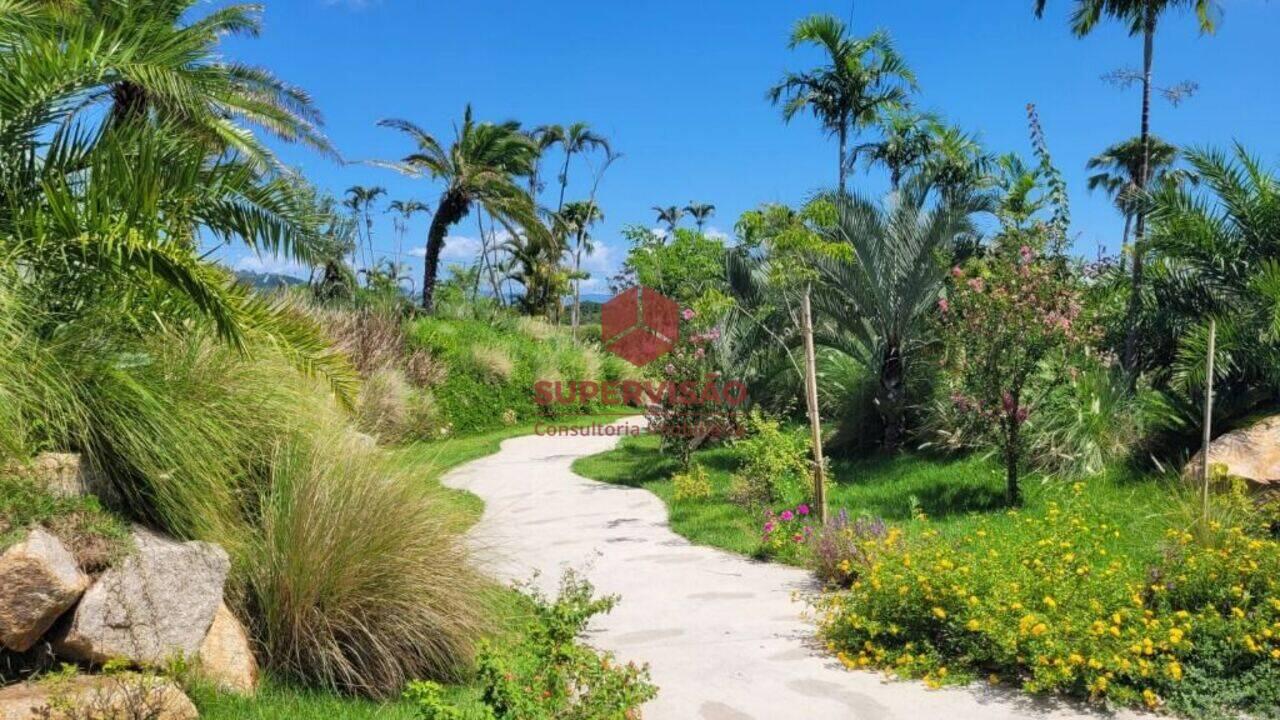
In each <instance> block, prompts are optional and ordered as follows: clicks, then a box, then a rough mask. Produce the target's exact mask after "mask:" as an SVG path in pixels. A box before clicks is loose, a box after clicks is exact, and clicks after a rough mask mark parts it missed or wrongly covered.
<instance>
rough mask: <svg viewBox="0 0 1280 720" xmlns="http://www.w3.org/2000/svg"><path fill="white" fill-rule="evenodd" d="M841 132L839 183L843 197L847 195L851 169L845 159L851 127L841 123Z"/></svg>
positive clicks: (843, 122) (842, 121)
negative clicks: (847, 181) (847, 177)
mask: <svg viewBox="0 0 1280 720" xmlns="http://www.w3.org/2000/svg"><path fill="white" fill-rule="evenodd" d="M839 132H840V172H839V178H840V183H839V186H840V194H841V195H843V194H844V193H845V177H846V176H847V174H848V172H849V167H848V165H846V164H845V157H844V156H845V152H846V150H845V148H846V147H847V146H848V144H849V127H848V123H846V122H845V121H844V120H841V121H840V131H839Z"/></svg>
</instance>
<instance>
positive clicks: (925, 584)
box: [817, 485, 1280, 712]
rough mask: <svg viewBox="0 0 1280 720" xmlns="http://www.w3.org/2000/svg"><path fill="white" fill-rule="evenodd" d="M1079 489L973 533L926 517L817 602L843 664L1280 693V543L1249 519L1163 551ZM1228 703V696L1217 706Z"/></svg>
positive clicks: (952, 677) (1215, 700)
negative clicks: (1127, 549)
mask: <svg viewBox="0 0 1280 720" xmlns="http://www.w3.org/2000/svg"><path fill="white" fill-rule="evenodd" d="M1097 516H1098V514H1097V513H1096V512H1095V511H1094V509H1092V508H1091V507H1090V506H1089V502H1088V500H1087V498H1086V497H1084V496H1082V495H1081V494H1080V486H1079V485H1077V486H1075V487H1074V488H1073V489H1071V490H1068V491H1066V493H1065V498H1064V499H1062V500H1061V502H1059V501H1051V502H1050V503H1049V505H1048V509H1047V511H1046V514H1045V515H1043V516H1032V515H1024V514H1022V513H1020V512H1018V511H1010V512H1009V517H1007V518H1003V519H1001V518H996V519H990V518H989V519H985V520H982V521H980V522H978V523H977V524H976V526H974V528H973V531H972V532H971V533H970V534H968V535H967V536H965V537H945V538H944V537H942V536H940V535H939V533H938V532H937V531H936V530H934V529H931V528H929V525H928V523H927V522H925V523H922V524H923V526H924V527H925V528H926V529H925V530H924V531H923V532H922V533H921V534H919V535H918V536H915V537H913V538H911V539H910V540H908V541H904V542H903V543H902V544H901V545H900V546H898V547H896V548H894V547H890V548H886V549H885V551H884V552H882V553H881V554H879V555H878V556H875V557H872V558H869V562H868V564H866V565H865V566H864V567H863V570H862V574H861V575H859V576H858V577H857V578H856V579H854V580H853V582H852V584H851V586H850V588H849V590H847V591H843V592H835V593H830V594H828V595H826V596H824V597H823V598H822V599H821V600H819V601H817V603H818V610H819V616H820V624H821V627H822V634H823V636H824V638H825V640H826V641H827V643H828V647H829V648H830V649H831V650H832V651H833V652H836V653H837V654H838V657H839V659H840V661H841V662H842V663H844V664H845V665H846V666H848V667H857V668H863V667H875V668H881V669H884V670H887V671H889V672H890V673H892V674H895V675H899V676H902V677H917V678H924V679H925V681H926V682H927V683H929V684H934V685H936V684H940V683H946V682H952V681H967V680H970V679H972V678H974V677H981V676H984V675H986V676H989V678H990V679H991V680H992V681H1001V680H1004V681H1012V682H1018V683H1021V684H1022V686H1023V687H1024V689H1026V690H1028V691H1032V692H1055V693H1063V694H1068V695H1075V696H1081V697H1087V698H1090V699H1093V700H1098V701H1102V700H1109V701H1114V702H1117V703H1122V704H1139V703H1141V704H1145V705H1147V706H1148V707H1153V708H1154V707H1158V706H1160V705H1162V704H1165V703H1168V704H1169V705H1170V706H1171V707H1173V708H1174V709H1183V710H1196V711H1197V712H1199V711H1201V710H1205V709H1206V708H1214V707H1215V706H1220V705H1223V704H1226V705H1239V706H1244V707H1247V708H1252V709H1266V710H1267V711H1268V712H1274V711H1275V708H1276V707H1278V705H1277V702H1280V684H1277V681H1280V545H1277V543H1276V542H1275V541H1273V540H1270V539H1266V538H1262V537H1254V536H1251V535H1250V534H1248V533H1246V532H1245V531H1244V530H1243V529H1242V528H1234V529H1231V528H1228V529H1225V530H1224V536H1225V539H1224V541H1223V542H1221V543H1219V544H1218V545H1216V546H1207V545H1201V544H1198V543H1195V542H1193V541H1192V537H1191V535H1190V534H1186V533H1182V532H1171V533H1170V534H1169V536H1168V538H1167V541H1168V542H1167V544H1168V548H1169V549H1168V550H1167V552H1166V553H1165V554H1164V555H1163V556H1162V557H1159V558H1157V559H1156V560H1154V561H1153V562H1154V565H1153V566H1152V567H1148V566H1147V564H1146V563H1142V562H1139V561H1137V560H1134V559H1132V558H1131V557H1127V556H1126V555H1125V553H1124V551H1123V548H1118V547H1117V546H1116V545H1115V543H1116V542H1117V538H1119V537H1120V532H1119V531H1118V529H1117V528H1115V527H1113V526H1110V525H1108V524H1107V523H1105V522H1100V521H1097V520H1095V519H1094V518H1096V517H1097ZM1218 710H1221V707H1218Z"/></svg>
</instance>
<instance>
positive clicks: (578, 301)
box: [572, 229, 586, 340]
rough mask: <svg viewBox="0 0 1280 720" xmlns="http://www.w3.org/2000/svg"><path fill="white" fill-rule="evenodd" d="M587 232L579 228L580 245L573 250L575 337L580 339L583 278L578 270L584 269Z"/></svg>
mask: <svg viewBox="0 0 1280 720" xmlns="http://www.w3.org/2000/svg"><path fill="white" fill-rule="evenodd" d="M585 236H586V233H585V232H584V231H583V230H582V229H579V230H578V246H577V247H576V248H575V249H574V251H573V320H572V323H573V339H574V340H577V339H578V317H579V313H580V312H581V307H582V278H580V277H578V272H579V271H580V270H581V269H582V244H583V242H584V241H585Z"/></svg>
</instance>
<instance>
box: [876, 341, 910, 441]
mask: <svg viewBox="0 0 1280 720" xmlns="http://www.w3.org/2000/svg"><path fill="white" fill-rule="evenodd" d="M902 382H903V366H902V349H901V348H900V347H898V343H897V342H896V341H892V340H891V341H890V342H888V343H886V345H885V351H884V362H882V363H881V364H880V393H879V397H878V398H877V399H876V404H877V405H878V406H879V407H878V408H877V410H878V411H879V413H880V420H881V421H882V422H883V423H884V449H885V450H887V451H889V452H897V451H898V449H899V448H900V447H901V446H902V438H903V436H904V435H906V422H905V420H906V418H905V417H904V414H903V411H902V401H903V394H904V391H903V387H902Z"/></svg>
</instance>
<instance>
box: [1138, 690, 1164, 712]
mask: <svg viewBox="0 0 1280 720" xmlns="http://www.w3.org/2000/svg"><path fill="white" fill-rule="evenodd" d="M1142 702H1144V703H1146V704H1147V707H1149V708H1153V709H1154V708H1155V707H1156V706H1158V705H1159V704H1160V696H1159V695H1156V694H1155V693H1153V692H1151V690H1150V688H1148V689H1146V690H1143V691H1142Z"/></svg>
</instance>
